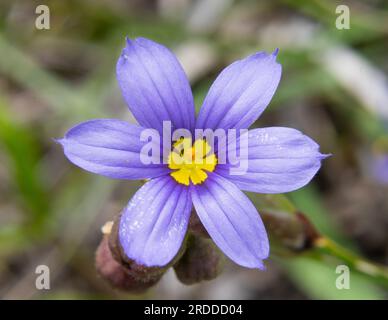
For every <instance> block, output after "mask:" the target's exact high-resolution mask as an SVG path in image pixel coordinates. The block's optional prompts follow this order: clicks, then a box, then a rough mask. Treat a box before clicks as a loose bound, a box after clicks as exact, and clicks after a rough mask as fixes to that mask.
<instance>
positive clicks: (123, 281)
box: [96, 235, 161, 293]
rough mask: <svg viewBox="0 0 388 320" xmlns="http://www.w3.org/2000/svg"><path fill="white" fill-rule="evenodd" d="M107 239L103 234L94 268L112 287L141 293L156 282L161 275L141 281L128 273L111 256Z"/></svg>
mask: <svg viewBox="0 0 388 320" xmlns="http://www.w3.org/2000/svg"><path fill="white" fill-rule="evenodd" d="M108 241H109V240H108V237H107V236H106V235H104V237H103V239H102V241H101V243H100V245H99V246H98V248H97V251H96V269H97V271H98V273H99V274H100V275H101V276H102V277H103V278H104V279H105V280H107V281H108V282H109V283H110V284H111V285H112V286H113V287H116V288H118V289H121V290H126V291H130V292H132V293H142V292H144V291H146V290H147V289H148V288H150V287H152V286H153V285H155V284H156V283H157V282H158V280H159V279H160V277H161V276H160V277H159V278H158V277H154V278H152V279H148V280H147V281H142V280H138V279H136V278H134V277H133V276H132V275H130V274H129V273H128V271H127V269H126V268H125V267H124V266H122V265H120V264H119V263H118V262H117V261H116V260H115V259H114V258H113V256H112V253H111V251H110V249H109V245H108Z"/></svg>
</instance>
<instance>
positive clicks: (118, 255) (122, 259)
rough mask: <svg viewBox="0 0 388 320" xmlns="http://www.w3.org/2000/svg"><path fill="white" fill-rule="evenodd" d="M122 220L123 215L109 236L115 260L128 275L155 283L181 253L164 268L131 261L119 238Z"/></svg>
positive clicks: (115, 223) (113, 226) (117, 220)
mask: <svg viewBox="0 0 388 320" xmlns="http://www.w3.org/2000/svg"><path fill="white" fill-rule="evenodd" d="M120 218H121V214H120V215H119V216H118V217H117V219H116V220H115V221H114V223H113V225H112V229H111V232H110V234H109V248H110V250H111V252H112V256H113V258H114V259H115V260H116V261H117V262H118V263H119V264H120V265H122V266H123V267H125V269H126V271H127V273H128V274H130V275H131V276H132V277H134V278H135V279H137V280H141V281H145V282H148V281H153V280H154V279H160V278H161V276H162V275H163V274H164V273H165V272H166V271H167V269H168V268H169V267H170V266H171V265H172V264H173V263H174V262H175V261H176V258H178V257H179V256H180V253H178V255H177V257H176V258H175V259H174V260H173V261H171V262H170V263H169V264H167V265H166V266H163V267H147V266H144V265H141V264H138V263H136V262H135V261H133V260H131V259H129V258H128V257H127V256H126V254H125V253H124V251H123V248H122V246H121V244H120V240H119V236H118V230H119V225H120Z"/></svg>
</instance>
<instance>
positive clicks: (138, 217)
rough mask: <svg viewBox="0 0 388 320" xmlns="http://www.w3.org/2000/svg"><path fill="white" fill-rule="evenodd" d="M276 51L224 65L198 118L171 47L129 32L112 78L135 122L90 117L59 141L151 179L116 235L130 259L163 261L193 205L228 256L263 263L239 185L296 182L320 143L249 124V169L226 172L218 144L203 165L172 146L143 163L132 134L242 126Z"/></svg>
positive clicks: (269, 78)
mask: <svg viewBox="0 0 388 320" xmlns="http://www.w3.org/2000/svg"><path fill="white" fill-rule="evenodd" d="M276 55H277V51H275V52H274V53H272V54H267V53H265V52H258V53H256V54H253V55H251V56H249V57H247V58H245V59H242V60H239V61H236V62H234V63H232V64H231V65H230V66H228V67H227V68H225V69H224V70H223V71H222V72H221V74H220V75H219V76H218V78H217V79H216V80H215V82H214V83H213V85H212V86H211V88H210V90H209V93H208V95H207V97H206V99H205V101H204V103H203V106H202V108H201V110H200V112H199V115H198V117H197V118H196V117H195V111H194V102H193V96H192V92H191V89H190V85H189V82H188V80H187V77H186V75H185V73H184V71H183V69H182V67H181V66H180V64H179V62H178V61H177V59H176V58H175V56H174V55H173V54H172V53H171V51H170V50H168V49H167V48H165V47H164V46H162V45H160V44H157V43H155V42H153V41H150V40H147V39H144V38H138V39H135V40H129V39H128V40H127V45H126V47H125V48H124V50H123V52H122V54H121V56H120V58H119V60H118V63H117V78H118V82H119V85H120V88H121V91H122V94H123V97H124V99H125V101H126V103H127V105H128V106H129V109H130V110H131V111H132V113H133V115H134V116H135V118H136V119H137V121H138V122H139V125H132V124H129V123H126V122H124V121H120V120H113V119H100V120H91V121H87V122H84V123H81V124H79V125H77V126H75V127H73V128H72V129H70V130H69V131H68V132H67V134H66V135H65V137H64V138H63V139H61V140H59V142H60V143H61V144H62V146H63V148H64V152H65V155H66V156H67V158H68V159H69V160H70V161H71V162H72V163H74V164H75V165H77V166H79V167H81V168H83V169H85V170H87V171H90V172H93V173H97V174H100V175H104V176H107V177H110V178H117V179H150V180H149V181H148V182H146V183H145V184H144V185H143V186H142V187H141V188H140V190H138V191H137V193H136V194H135V195H134V197H133V198H132V199H131V200H130V202H129V204H128V205H127V207H126V208H125V209H124V211H123V215H122V218H121V220H120V225H119V234H118V235H119V241H120V244H121V246H122V249H123V251H124V253H125V254H126V255H127V257H128V258H129V259H131V260H134V261H135V262H137V263H139V264H142V265H145V266H164V265H166V264H168V263H169V262H170V261H171V260H172V259H173V258H174V256H175V255H176V254H177V252H178V250H179V248H180V247H181V244H182V241H183V239H184V237H185V234H186V231H187V227H188V222H189V218H190V214H191V211H192V207H193V205H194V208H195V210H196V212H197V214H198V216H199V218H200V220H201V222H202V224H203V225H204V227H205V228H206V230H207V231H208V233H209V234H210V236H211V237H212V239H213V240H214V242H215V243H216V244H217V246H218V247H219V248H220V249H221V250H222V251H223V252H224V253H225V254H226V255H227V256H228V257H229V258H230V259H232V260H233V261H235V262H236V263H237V264H239V265H242V266H245V267H248V268H259V269H263V268H264V265H263V260H264V259H266V258H267V257H268V255H269V243H268V237H267V233H266V231H265V228H264V225H263V223H262V221H261V219H260V216H259V214H258V212H257V210H256V208H255V207H254V206H253V204H252V203H251V202H250V200H249V199H248V198H247V196H246V195H245V194H244V193H243V192H242V191H241V190H246V191H253V192H259V193H281V192H288V191H292V190H296V189H298V188H300V187H302V186H304V185H305V184H307V183H308V182H309V181H310V180H311V179H312V177H313V176H314V175H315V174H316V172H317V171H318V169H319V168H320V166H321V160H322V159H323V158H324V157H325V156H324V155H322V154H320V153H319V146H318V145H317V144H316V143H315V142H314V141H313V140H311V139H310V138H308V137H306V136H305V135H303V134H302V133H301V132H299V131H297V130H295V129H290V128H282V127H270V128H262V129H252V130H250V131H248V133H247V134H246V135H245V137H246V138H248V143H247V145H246V146H245V147H244V148H245V149H246V150H245V151H247V152H248V153H247V154H248V157H247V159H248V167H247V172H246V173H245V174H243V175H232V174H231V173H230V169H231V168H232V167H233V164H232V163H230V162H227V163H218V162H217V156H218V153H219V152H221V151H222V150H219V149H218V150H217V149H215V152H214V154H208V153H207V152H206V153H205V158H206V159H210V162H209V163H207V164H206V165H205V164H203V165H198V166H190V165H188V164H186V163H183V164H179V163H178V162H177V160H176V159H175V158H179V157H183V156H182V154H176V153H174V150H173V151H171V153H170V156H169V161H168V163H167V164H166V163H153V164H144V163H143V162H142V161H141V159H140V151H141V150H142V147H143V146H144V145H145V143H146V142H142V141H141V139H140V134H141V132H142V131H143V130H144V129H145V128H154V129H156V130H158V132H162V129H163V127H162V123H163V121H171V123H172V127H173V128H174V129H179V128H185V129H188V130H189V131H191V132H193V130H194V129H196V128H200V129H213V130H215V129H218V128H221V129H224V130H228V129H247V128H248V127H249V126H250V125H252V124H253V123H254V122H255V121H256V119H257V118H258V117H259V116H260V115H261V113H262V112H263V111H264V109H265V107H266V106H267V105H268V103H269V102H270V100H271V98H272V96H273V94H274V92H275V90H276V88H277V86H278V83H279V80H280V76H281V66H280V64H278V63H277V62H276ZM242 136H243V135H241V136H240V138H239V139H241V137H242ZM183 140H184V139H183ZM181 142H182V140H180V141H178V142H177V143H178V144H179V143H181ZM177 143H175V144H174V146H176V144H177ZM197 143H198V144H197ZM228 143H229V141H228ZM202 147H203V148H205V149H206V148H207V147H208V145H207V143H206V142H205V141H202V142H201V141H199V142H198V141H196V142H195V143H194V146H193V147H192V149H190V150H191V152H192V154H193V157H195V156H194V153H195V152H196V150H198V149H200V148H202ZM236 148H239V147H236ZM242 148H243V147H241V149H242ZM238 151H239V152H242V151H244V150H238ZM190 154H191V153H190Z"/></svg>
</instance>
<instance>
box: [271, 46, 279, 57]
mask: <svg viewBox="0 0 388 320" xmlns="http://www.w3.org/2000/svg"><path fill="white" fill-rule="evenodd" d="M278 53H279V48H276V49H275V50H274V51H273V52H272V56H274V57H275V58H276V57H277V56H278Z"/></svg>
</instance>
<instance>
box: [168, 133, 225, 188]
mask: <svg viewBox="0 0 388 320" xmlns="http://www.w3.org/2000/svg"><path fill="white" fill-rule="evenodd" d="M216 165H217V157H216V155H215V154H214V153H211V147H210V146H209V144H208V143H207V142H206V141H205V140H203V139H198V140H196V141H195V142H194V144H193V145H192V144H191V139H190V138H181V139H179V140H178V141H177V142H175V143H174V145H173V150H172V151H171V153H170V154H169V156H168V167H169V168H170V169H172V170H175V171H173V172H171V173H170V175H171V176H172V177H173V178H174V179H175V181H176V182H178V183H181V184H184V185H186V186H188V185H189V184H190V181H191V182H192V183H193V184H200V183H202V182H204V181H205V180H206V178H207V173H206V171H209V172H213V171H214V169H215V167H216Z"/></svg>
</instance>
